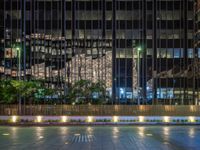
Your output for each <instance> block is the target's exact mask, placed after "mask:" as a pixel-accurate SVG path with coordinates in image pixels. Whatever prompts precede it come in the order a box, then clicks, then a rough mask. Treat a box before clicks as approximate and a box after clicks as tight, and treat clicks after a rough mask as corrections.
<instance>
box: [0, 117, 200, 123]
mask: <svg viewBox="0 0 200 150" xmlns="http://www.w3.org/2000/svg"><path fill="white" fill-rule="evenodd" d="M0 121H2V122H5V121H7V122H8V123H12V122H13V123H15V122H36V123H41V122H57V123H62V122H63V123H64V122H85V123H92V122H94V123H95V122H111V123H120V122H121V123H145V122H146V123H153V122H155V123H198V124H199V123H200V116H198V117H197V116H0Z"/></svg>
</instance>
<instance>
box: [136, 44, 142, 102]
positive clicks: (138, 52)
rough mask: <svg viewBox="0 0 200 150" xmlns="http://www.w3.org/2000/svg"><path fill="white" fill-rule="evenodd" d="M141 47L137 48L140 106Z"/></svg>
mask: <svg viewBox="0 0 200 150" xmlns="http://www.w3.org/2000/svg"><path fill="white" fill-rule="evenodd" d="M141 50H142V49H141V47H137V70H138V91H137V92H138V97H137V99H138V105H140V96H139V89H140V52H141Z"/></svg>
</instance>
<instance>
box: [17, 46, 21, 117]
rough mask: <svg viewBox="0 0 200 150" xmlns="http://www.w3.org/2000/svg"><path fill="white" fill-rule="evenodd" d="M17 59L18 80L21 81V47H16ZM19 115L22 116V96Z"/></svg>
mask: <svg viewBox="0 0 200 150" xmlns="http://www.w3.org/2000/svg"><path fill="white" fill-rule="evenodd" d="M16 51H17V58H18V79H19V81H20V80H21V73H20V71H21V49H20V47H16ZM19 114H20V115H21V95H20V94H19Z"/></svg>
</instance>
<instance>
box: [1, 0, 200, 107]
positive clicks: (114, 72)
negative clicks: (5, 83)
mask: <svg viewBox="0 0 200 150" xmlns="http://www.w3.org/2000/svg"><path fill="white" fill-rule="evenodd" d="M194 6H195V10H196V9H197V8H198V1H194V0H2V1H1V2H0V15H1V16H0V31H1V32H0V39H1V43H0V74H1V77H2V78H3V77H6V78H10V77H12V78H20V79H24V80H35V79H42V80H45V81H46V82H47V83H48V84H47V85H48V86H49V87H52V88H59V89H60V91H61V94H66V92H65V91H67V89H68V86H69V85H70V84H74V83H75V82H76V81H78V80H81V79H88V80H91V81H93V82H97V81H100V80H101V81H103V82H105V83H106V87H107V90H108V92H109V93H110V94H109V95H112V100H113V103H117V104H118V103H125V104H126V103H127V104H129V103H131V104H198V100H199V97H200V96H199V91H198V90H197V89H198V87H199V85H198V83H199V82H198V80H199V79H198V78H197V77H196V76H195V75H194V74H196V73H195V69H194V68H195V67H194V64H196V63H197V62H198V60H199V56H200V51H199V48H197V47H198V46H195V47H196V48H194V43H195V42H196V44H198V42H197V41H196V40H195V41H194V40H193V37H194V31H195V33H196V35H198V30H196V29H197V28H198V27H199V23H198V20H199V19H198V18H199V17H198V11H197V12H196V15H194ZM194 16H195V17H194ZM194 18H196V19H197V22H196V21H195V20H194ZM194 24H195V26H194ZM194 29H195V30H194ZM18 49H20V51H19V50H18ZM196 68H198V67H196ZM196 72H198V71H197V69H196Z"/></svg>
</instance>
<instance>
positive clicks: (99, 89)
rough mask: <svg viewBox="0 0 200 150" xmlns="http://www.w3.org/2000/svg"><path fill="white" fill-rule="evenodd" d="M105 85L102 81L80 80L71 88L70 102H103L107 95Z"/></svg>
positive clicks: (69, 93)
mask: <svg viewBox="0 0 200 150" xmlns="http://www.w3.org/2000/svg"><path fill="white" fill-rule="evenodd" d="M105 87H106V86H105V84H104V82H102V81H98V82H95V83H93V82H91V81H90V80H79V81H77V82H76V83H75V84H74V85H72V86H71V87H70V88H69V92H68V95H67V98H68V101H70V103H73V102H75V103H78V104H88V103H103V101H104V100H105V95H106V88H105Z"/></svg>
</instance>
